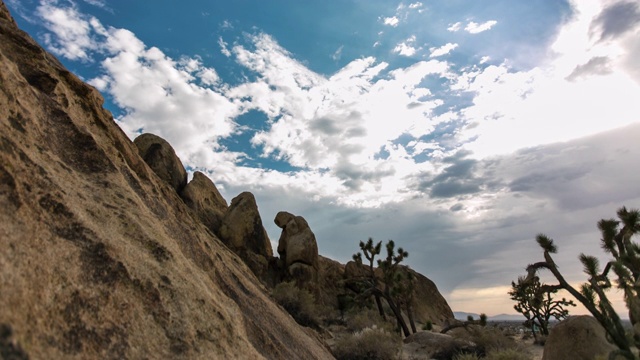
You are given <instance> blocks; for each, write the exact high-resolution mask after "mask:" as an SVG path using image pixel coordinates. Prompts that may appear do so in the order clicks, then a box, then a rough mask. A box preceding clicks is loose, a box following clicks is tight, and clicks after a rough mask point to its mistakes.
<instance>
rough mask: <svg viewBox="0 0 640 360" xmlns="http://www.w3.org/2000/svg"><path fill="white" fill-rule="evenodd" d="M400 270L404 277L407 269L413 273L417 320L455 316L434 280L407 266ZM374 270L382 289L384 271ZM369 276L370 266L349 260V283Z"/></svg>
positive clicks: (346, 273)
mask: <svg viewBox="0 0 640 360" xmlns="http://www.w3.org/2000/svg"><path fill="white" fill-rule="evenodd" d="M400 270H401V271H403V272H405V275H404V276H403V277H404V278H407V275H406V272H407V271H409V272H411V274H412V275H413V279H414V282H413V287H414V295H413V298H414V302H413V307H412V308H413V312H414V314H413V316H414V318H415V321H417V322H419V323H426V322H427V321H431V322H433V323H436V324H442V323H444V321H446V320H447V319H453V318H454V315H453V311H452V310H451V308H450V307H449V304H448V303H447V301H446V300H445V298H444V297H443V296H442V294H440V292H439V291H438V288H437V287H436V284H435V283H434V282H433V281H431V280H429V279H428V278H427V277H425V276H424V275H422V274H420V273H418V272H416V271H415V270H413V269H411V268H409V267H407V266H401V267H400ZM374 271H375V273H376V276H377V277H378V279H379V280H380V284H381V287H380V288H381V289H382V277H383V275H382V272H381V271H380V270H379V269H377V268H376V269H375V270H374ZM367 276H369V271H368V268H367V267H365V266H358V264H357V263H356V262H355V261H349V262H348V263H347V264H346V266H345V267H344V279H345V281H346V282H347V283H348V282H349V281H350V280H353V279H358V278H363V277H367Z"/></svg>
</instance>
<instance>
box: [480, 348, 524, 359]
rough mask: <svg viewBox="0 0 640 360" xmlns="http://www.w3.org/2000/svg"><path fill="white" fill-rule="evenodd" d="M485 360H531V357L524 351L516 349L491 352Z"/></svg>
mask: <svg viewBox="0 0 640 360" xmlns="http://www.w3.org/2000/svg"><path fill="white" fill-rule="evenodd" d="M485 359H486V360H531V359H532V357H531V355H529V354H528V353H527V352H526V351H522V350H518V349H504V350H498V351H491V352H489V354H488V355H487V357H486V358H485Z"/></svg>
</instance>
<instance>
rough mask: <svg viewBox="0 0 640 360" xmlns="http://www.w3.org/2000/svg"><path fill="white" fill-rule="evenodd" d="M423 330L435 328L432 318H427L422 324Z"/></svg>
mask: <svg viewBox="0 0 640 360" xmlns="http://www.w3.org/2000/svg"><path fill="white" fill-rule="evenodd" d="M422 330H425V331H431V330H433V323H432V322H431V320H427V322H426V323H425V324H424V325H422Z"/></svg>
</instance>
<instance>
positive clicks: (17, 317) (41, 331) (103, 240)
mask: <svg viewBox="0 0 640 360" xmlns="http://www.w3.org/2000/svg"><path fill="white" fill-rule="evenodd" d="M102 103H103V99H102V97H101V96H100V95H99V94H98V92H97V91H96V90H95V89H93V88H91V87H89V86H87V85H85V84H83V83H82V82H81V81H80V80H79V79H78V78H76V77H75V76H74V75H73V74H71V73H70V72H69V71H67V70H66V69H64V68H63V66H62V65H60V63H59V62H58V61H57V60H56V59H55V58H54V57H52V56H51V55H49V54H48V53H46V52H45V51H44V50H42V49H41V48H40V47H39V46H38V45H37V43H36V42H34V41H33V40H32V39H31V38H30V37H29V36H28V35H26V34H25V33H24V32H22V31H20V30H19V29H18V28H17V27H16V24H15V22H14V21H13V20H12V19H11V17H10V15H9V13H8V11H7V9H6V7H5V5H4V3H3V2H0V249H1V251H0V292H1V294H2V295H1V296H0V330H1V331H0V353H2V354H5V353H10V354H13V356H16V357H17V358H20V357H27V356H28V357H30V358H35V359H41V358H48V359H55V358H65V359H81V358H82V359H86V358H118V359H124V358H190V359H191V358H207V359H212V358H225V359H233V358H238V359H253V358H256V359H257V358H271V359H294V358H305V359H312V358H317V359H321V358H331V354H330V353H329V352H328V351H327V349H326V348H325V347H324V346H323V345H322V344H321V343H320V341H318V340H317V339H316V338H315V337H314V336H313V335H310V334H309V333H308V332H307V330H306V329H303V328H301V327H300V326H298V325H297V324H296V323H295V322H294V321H293V320H292V318H291V317H290V316H289V315H288V314H287V313H285V312H284V311H283V310H282V309H281V308H280V307H279V306H277V305H275V304H274V302H273V301H272V300H271V299H270V297H269V296H268V295H267V290H266V289H265V288H264V287H263V286H262V285H261V283H260V282H259V281H257V279H256V278H255V276H254V275H253V273H252V272H251V271H250V270H249V269H248V268H247V266H246V265H245V264H244V263H243V261H242V260H241V259H240V258H239V257H238V256H237V255H235V254H234V253H232V252H231V251H229V250H228V249H227V247H226V246H225V245H224V244H223V243H222V242H221V241H220V240H218V238H217V237H216V236H215V235H214V234H213V233H212V232H211V231H209V230H208V229H207V228H206V227H205V225H203V224H202V222H201V221H199V220H198V219H197V217H196V216H194V215H193V212H192V211H190V210H189V208H188V207H187V206H186V205H185V203H184V201H183V200H182V199H181V198H180V197H179V196H178V193H177V192H176V188H175V187H172V186H170V185H169V184H168V183H167V182H165V181H164V180H162V179H160V177H158V176H157V175H156V174H155V173H154V172H153V171H152V170H151V169H150V167H149V166H148V165H147V164H146V163H145V162H144V161H143V159H142V158H141V157H140V155H139V154H138V150H137V148H136V147H135V146H134V144H133V143H132V142H131V141H130V140H129V139H128V138H127V137H126V136H125V134H124V133H123V132H122V131H121V130H120V129H119V128H118V126H117V125H116V124H115V123H114V121H113V119H112V116H111V114H109V112H107V111H106V110H104V109H103V108H102ZM176 186H177V187H178V189H181V188H182V187H183V186H184V181H182V180H180V181H179V182H178V183H177V184H176Z"/></svg>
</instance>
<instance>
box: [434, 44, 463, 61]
mask: <svg viewBox="0 0 640 360" xmlns="http://www.w3.org/2000/svg"><path fill="white" fill-rule="evenodd" d="M457 47H458V44H453V43H447V44H445V45H442V46H441V47H439V48H435V47H432V48H429V51H430V52H431V54H430V55H429V57H432V58H434V57H439V56H443V55H447V54H448V53H450V52H451V51H452V50H453V49H455V48H457Z"/></svg>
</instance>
